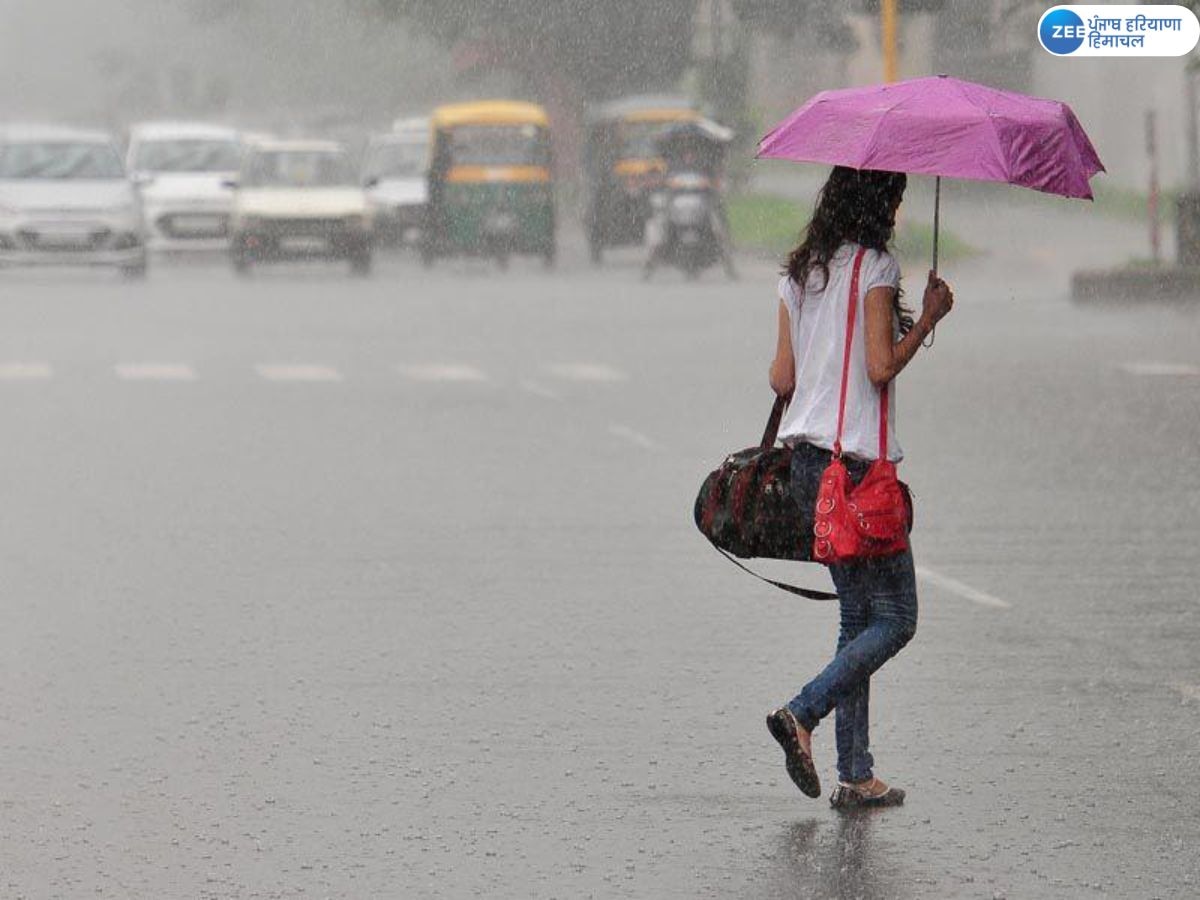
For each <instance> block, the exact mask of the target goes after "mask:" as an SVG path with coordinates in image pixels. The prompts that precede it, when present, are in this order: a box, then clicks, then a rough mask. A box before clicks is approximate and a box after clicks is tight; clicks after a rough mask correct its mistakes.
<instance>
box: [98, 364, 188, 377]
mask: <svg viewBox="0 0 1200 900" xmlns="http://www.w3.org/2000/svg"><path fill="white" fill-rule="evenodd" d="M115 368H116V372H117V377H118V378H120V379H122V380H123V381H195V380H196V372H195V370H194V369H192V367H191V366H186V365H183V364H182V363H118V364H117V365H116V367H115Z"/></svg>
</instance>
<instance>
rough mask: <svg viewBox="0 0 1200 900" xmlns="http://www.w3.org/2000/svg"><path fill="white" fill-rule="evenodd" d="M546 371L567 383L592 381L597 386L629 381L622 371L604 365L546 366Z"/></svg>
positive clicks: (573, 364) (569, 364) (565, 364)
mask: <svg viewBox="0 0 1200 900" xmlns="http://www.w3.org/2000/svg"><path fill="white" fill-rule="evenodd" d="M545 371H546V372H547V373H548V374H550V375H553V376H554V377H555V378H562V379H563V380H565V381H590V382H594V383H597V384H616V383H617V382H619V381H628V380H629V376H628V375H626V374H625V373H624V372H622V371H621V370H620V369H614V368H613V367H612V366H606V365H604V364H603V363H560V364H557V365H551V366H546V367H545Z"/></svg>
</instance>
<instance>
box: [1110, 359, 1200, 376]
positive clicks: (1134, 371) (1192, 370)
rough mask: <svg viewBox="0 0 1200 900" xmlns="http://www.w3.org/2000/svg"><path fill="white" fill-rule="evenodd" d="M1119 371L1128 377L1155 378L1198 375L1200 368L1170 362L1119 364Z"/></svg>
mask: <svg viewBox="0 0 1200 900" xmlns="http://www.w3.org/2000/svg"><path fill="white" fill-rule="evenodd" d="M1121 371H1122V372H1125V373H1126V374H1128V375H1143V376H1149V377H1155V376H1160V375H1176V376H1180V375H1183V376H1187V375H1200V366H1193V365H1190V364H1189V363H1170V362H1155V361H1148V362H1127V363H1121Z"/></svg>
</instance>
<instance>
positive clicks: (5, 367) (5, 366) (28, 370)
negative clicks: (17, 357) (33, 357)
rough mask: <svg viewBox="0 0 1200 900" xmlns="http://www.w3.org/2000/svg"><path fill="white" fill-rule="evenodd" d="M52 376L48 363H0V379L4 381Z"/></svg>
mask: <svg viewBox="0 0 1200 900" xmlns="http://www.w3.org/2000/svg"><path fill="white" fill-rule="evenodd" d="M53 376H54V370H53V369H52V368H50V366H49V364H48V363H27V362H11V363H0V379H3V380H5V381H35V380H40V379H45V378H51V377H53Z"/></svg>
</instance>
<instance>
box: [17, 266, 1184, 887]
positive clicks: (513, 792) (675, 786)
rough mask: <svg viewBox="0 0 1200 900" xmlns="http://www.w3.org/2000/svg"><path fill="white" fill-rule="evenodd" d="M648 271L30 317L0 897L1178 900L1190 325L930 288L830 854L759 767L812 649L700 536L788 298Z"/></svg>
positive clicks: (968, 286)
mask: <svg viewBox="0 0 1200 900" xmlns="http://www.w3.org/2000/svg"><path fill="white" fill-rule="evenodd" d="M632 263H633V260H632V259H630V260H627V261H626V264H624V265H617V266H615V267H613V268H611V269H608V270H605V271H604V272H602V273H597V272H593V271H591V270H588V269H586V268H584V267H582V266H581V265H578V264H575V263H573V262H571V261H570V260H568V262H567V264H566V266H565V271H562V272H559V273H556V274H548V273H544V272H542V271H541V270H540V268H539V267H537V266H536V265H528V266H525V265H516V266H514V268H513V270H512V271H510V272H508V273H506V274H504V275H502V276H501V275H498V274H497V273H495V272H493V271H491V270H489V269H488V268H487V267H485V266H481V265H447V266H445V267H443V268H439V269H438V270H436V271H435V272H433V273H432V274H427V273H424V272H422V271H421V270H420V269H419V268H417V267H416V266H415V265H411V264H409V263H407V262H405V261H400V260H394V261H391V262H389V263H387V264H385V265H382V266H381V267H380V269H379V271H378V272H377V274H376V276H375V277H374V278H373V279H371V280H369V281H353V280H348V279H346V278H345V277H343V273H341V272H340V271H330V270H323V269H319V268H314V269H311V270H309V269H303V268H300V269H285V270H279V271H271V272H263V273H262V274H261V275H259V276H256V277H255V278H253V279H251V280H249V281H244V282H239V281H237V280H235V279H234V278H233V276H232V275H230V274H228V273H227V272H226V271H225V270H224V269H223V268H222V267H219V266H218V267H202V266H199V267H198V266H187V267H182V268H176V269H172V270H159V271H157V272H155V273H153V274H152V277H151V279H150V281H149V282H148V283H146V284H144V285H135V286H125V285H122V284H120V283H118V282H114V281H111V280H109V279H108V278H107V277H106V276H103V275H100V276H91V275H78V276H77V275H61V276H59V275H55V276H37V277H34V276H31V275H12V274H8V275H5V277H4V280H3V282H2V283H0V310H2V315H3V322H4V327H3V328H2V329H0V408H2V409H3V411H4V417H5V428H4V434H5V440H4V441H3V442H2V443H0V478H2V479H3V481H2V484H0V497H3V498H4V514H3V515H2V516H0V565H2V567H3V569H2V570H3V583H4V602H3V603H2V604H0V758H2V759H3V765H0V896H3V897H5V898H30V900H42V898H71V900H74V898H79V897H83V896H111V897H121V898H165V897H179V898H183V897H200V898H239V900H240V898H250V897H258V898H276V897H278V898H285V897H286V898H292V897H319V898H326V897H328V898H376V897H378V898H384V897H387V898H392V897H445V898H459V897H469V896H482V897H563V898H579V897H597V898H608V897H634V898H644V897H655V898H666V897H680V898H683V897H688V898H692V897H717V898H739V900H745V898H763V900H767V898H781V897H796V898H863V900H873V898H918V897H919V898H928V897H946V898H974V897H980V898H995V897H1005V898H1013V900H1015V898H1025V897H1054V898H1062V897H1087V898H1091V897H1120V898H1126V897H1162V898H1176V897H1186V896H1192V895H1196V894H1198V893H1200V856H1198V855H1197V853H1196V851H1195V848H1196V846H1197V845H1200V816H1197V814H1196V809H1197V804H1198V802H1200V788H1198V787H1197V783H1196V781H1195V778H1194V770H1195V768H1196V764H1197V757H1198V755H1200V754H1198V750H1197V747H1198V746H1200V653H1197V646H1198V643H1200V604H1198V602H1197V586H1196V574H1197V570H1198V569H1200V565H1198V563H1200V542H1198V540H1197V539H1198V538H1200V524H1198V513H1197V500H1198V499H1200V472H1198V471H1197V467H1196V459H1197V457H1196V447H1197V441H1198V439H1200V368H1198V367H1200V350H1198V349H1197V348H1198V346H1200V343H1198V342H1200V319H1198V318H1197V316H1196V315H1195V314H1194V313H1189V312H1187V311H1179V310H1161V309H1146V310H1136V311H1135V310H1104V311H1090V310H1081V309H1077V308H1074V307H1071V306H1070V305H1069V304H1068V303H1067V301H1066V299H1065V296H1064V295H1065V286H1063V285H1061V284H1058V283H1053V284H1047V285H1046V286H1045V288H1044V289H1042V290H1039V289H1038V287H1037V285H1036V284H1034V285H1023V286H1022V288H1021V290H1020V291H1019V292H1014V291H1013V290H1011V289H1010V288H1009V287H1008V286H1005V285H1003V283H1002V282H1000V281H999V280H998V279H997V277H996V271H995V265H994V263H993V264H988V263H973V264H971V265H970V266H964V267H963V271H962V272H961V273H957V274H956V273H955V272H953V271H948V272H947V273H946V274H947V275H948V276H949V277H952V278H956V279H957V281H958V296H959V299H960V301H961V302H960V303H959V304H958V305H957V307H956V310H955V313H954V315H953V316H952V318H951V319H948V320H947V321H946V323H944V325H943V326H942V327H940V328H939V333H938V337H937V343H936V346H935V348H934V350H933V351H932V352H923V353H922V355H921V356H920V357H919V358H918V359H917V361H916V362H915V363H914V364H913V367H912V368H911V369H910V370H909V371H907V372H906V373H905V374H904V375H903V376H902V379H901V382H900V386H899V396H898V399H899V403H900V421H899V435H900V439H901V441H902V443H903V444H904V446H905V449H906V451H907V453H908V459H907V461H906V462H905V465H904V473H905V475H906V477H907V479H908V480H909V481H910V482H911V484H912V486H913V488H914V490H915V491H916V494H917V503H918V513H917V532H916V535H915V547H916V554H917V560H918V565H919V566H921V567H922V573H923V574H922V580H921V623H920V626H919V629H918V634H917V637H916V639H915V640H914V642H913V643H912V644H910V645H909V647H908V648H907V649H906V650H905V651H904V653H903V654H901V656H900V657H898V658H897V659H896V660H894V661H893V662H892V663H890V664H889V665H888V667H887V668H886V669H885V670H884V671H883V672H882V673H881V675H880V676H879V677H878V678H877V679H876V681H875V684H874V685H873V690H872V695H873V701H874V709H873V723H874V727H873V737H874V742H873V743H874V750H875V756H876V760H877V765H878V771H879V772H880V774H881V775H883V776H884V777H885V778H888V779H890V780H892V781H893V782H894V783H896V784H899V785H902V786H904V787H906V788H908V790H909V792H910V793H909V802H908V805H907V806H905V807H904V808H903V809H900V810H892V811H885V812H882V813H877V814H875V815H869V816H860V817H853V818H845V817H842V816H839V815H837V814H835V813H834V812H833V811H831V810H830V809H829V807H828V805H827V801H826V800H825V799H824V798H822V799H821V800H818V801H811V800H808V799H806V798H804V797H802V796H801V795H800V794H799V793H798V792H797V791H796V790H795V788H794V787H792V785H791V783H790V782H789V781H788V779H787V776H786V774H785V773H784V771H783V767H782V755H781V754H780V753H779V751H778V748H777V747H776V746H775V744H774V742H773V741H772V740H771V739H770V737H769V736H768V735H767V732H766V730H765V728H764V726H763V716H764V714H765V712H766V711H767V710H768V709H770V708H771V707H772V706H775V705H778V704H779V703H780V702H782V701H784V700H786V699H787V698H788V697H790V696H791V695H792V694H793V693H794V692H795V691H796V690H797V689H798V688H799V687H800V685H801V684H802V683H803V682H804V681H805V680H806V679H807V678H808V677H809V676H810V675H811V674H813V673H814V672H815V671H816V670H817V669H818V668H819V667H820V666H821V665H822V664H823V663H824V661H825V659H826V657H827V655H828V653H829V652H830V651H831V649H832V645H833V642H834V637H835V635H834V628H835V616H834V610H833V609H832V608H831V607H829V606H823V605H819V604H812V603H808V602H805V601H796V600H793V599H791V598H790V597H788V596H786V595H783V594H780V593H777V592H772V590H771V589H770V588H767V587H765V586H761V585H758V584H756V583H755V582H753V581H752V580H751V579H749V578H748V577H746V576H744V575H742V574H741V573H739V572H738V571H736V570H735V569H734V568H733V567H732V566H729V565H728V564H726V563H724V562H723V561H722V560H721V559H720V558H719V557H717V555H716V554H715V553H714V552H713V551H712V550H711V549H710V548H709V547H708V546H707V545H706V544H705V543H704V541H703V540H702V539H701V538H700V537H699V535H698V534H697V533H696V532H695V531H694V528H693V526H692V524H691V503H692V500H693V497H694V493H695V490H696V488H697V487H698V485H699V482H700V480H701V479H702V477H703V476H704V474H705V473H706V472H707V471H708V469H710V468H711V467H712V466H713V465H715V464H716V463H717V462H718V461H719V460H720V458H721V457H722V456H723V454H724V453H726V452H727V451H729V450H732V449H735V448H739V447H742V446H745V445H747V444H750V443H753V441H754V440H755V439H756V438H757V436H758V434H759V433H760V431H761V427H762V421H763V420H764V419H765V416H766V413H767V410H768V407H769V405H770V397H769V395H768V393H767V388H766V365H767V361H768V356H769V353H770V350H771V347H772V332H771V329H772V327H773V317H774V301H773V299H772V294H773V285H774V280H775V279H774V276H772V274H771V272H770V269H769V267H767V266H765V265H756V264H754V263H747V264H746V265H745V266H744V270H745V271H744V273H743V274H744V277H743V280H742V281H741V282H740V283H739V284H737V285H729V284H726V283H725V282H724V281H722V280H721V279H720V278H719V276H715V275H713V276H710V277H709V278H708V279H706V280H705V281H703V282H701V283H700V284H699V285H695V286H692V285H685V284H684V283H683V282H682V281H681V280H680V279H679V278H678V277H677V276H672V275H668V274H664V275H663V276H662V277H661V279H660V280H659V281H658V282H657V283H655V284H653V285H651V286H649V287H647V286H644V285H642V284H641V283H640V282H639V280H638V278H637V271H636V269H635V268H634V267H633V264H632ZM920 266H921V263H920V261H914V265H913V269H914V270H915V271H914V272H913V273H910V275H909V278H908V283H909V285H910V288H909V290H910V294H911V296H912V297H913V298H914V299H915V298H916V297H917V296H918V295H919V290H918V289H917V287H916V286H915V285H917V284H919V280H918V278H917V277H916V276H917V275H919V270H920ZM768 570H769V571H771V572H775V573H788V574H793V575H798V577H801V578H806V579H807V581H808V582H809V583H813V584H821V583H824V582H825V581H826V579H825V575H824V574H823V573H821V572H819V571H817V570H815V569H813V570H811V571H810V570H808V569H807V568H806V569H804V570H802V572H800V573H794V572H791V571H790V570H789V569H788V568H787V567H781V566H775V567H768ZM829 725H830V727H822V728H821V729H820V730H819V731H818V732H817V736H816V754H817V757H818V760H817V761H818V765H819V766H820V767H821V770H822V774H823V777H824V778H825V779H826V782H827V783H828V782H830V781H832V777H833V776H832V759H833V746H832V738H833V735H832V727H831V725H832V723H831V722H830V723H829Z"/></svg>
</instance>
